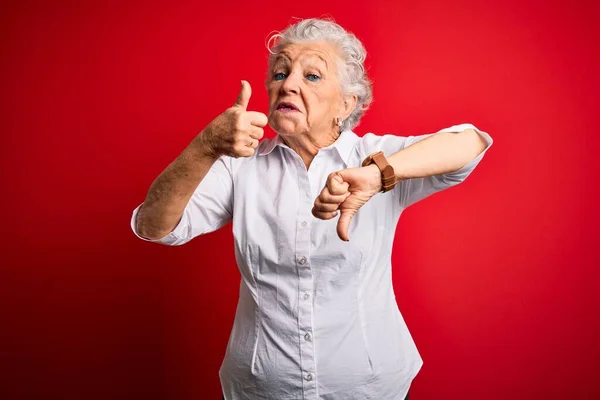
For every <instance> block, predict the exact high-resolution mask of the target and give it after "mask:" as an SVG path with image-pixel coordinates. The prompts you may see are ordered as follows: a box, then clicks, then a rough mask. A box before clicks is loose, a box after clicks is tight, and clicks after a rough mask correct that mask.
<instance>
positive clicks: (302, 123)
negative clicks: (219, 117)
mask: <svg viewBox="0 0 600 400" xmlns="http://www.w3.org/2000/svg"><path fill="white" fill-rule="evenodd" d="M338 62H340V59H339V56H338V55H337V53H336V51H335V48H334V47H333V46H332V45H331V44H329V43H324V42H312V43H307V44H290V45H287V46H285V47H284V48H283V49H282V51H281V53H279V55H278V56H277V58H276V59H275V61H274V62H273V65H272V66H271V70H270V71H269V75H268V78H267V83H266V86H267V92H268V94H269V125H270V126H271V127H272V128H273V129H274V130H275V131H276V132H278V133H280V134H283V135H297V134H305V133H309V134H312V135H319V134H328V133H335V134H336V135H337V131H338V128H337V126H336V124H335V119H336V117H340V118H341V119H345V118H346V116H347V115H349V114H350V112H351V111H352V110H349V111H348V110H347V108H348V106H347V104H346V105H345V102H344V98H343V97H342V94H341V87H340V82H339V77H338V70H337V68H338ZM346 103H347V102H346Z"/></svg>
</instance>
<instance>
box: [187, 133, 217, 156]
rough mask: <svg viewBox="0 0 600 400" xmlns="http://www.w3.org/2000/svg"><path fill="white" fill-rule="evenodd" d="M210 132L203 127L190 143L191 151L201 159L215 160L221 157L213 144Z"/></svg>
mask: <svg viewBox="0 0 600 400" xmlns="http://www.w3.org/2000/svg"><path fill="white" fill-rule="evenodd" d="M210 136H211V133H210V130H209V129H204V130H203V131H202V132H201V133H200V135H198V136H196V138H195V139H194V140H193V141H192V143H191V146H190V147H191V148H192V152H193V153H194V154H195V155H196V156H197V157H200V158H202V159H208V160H213V161H216V160H218V159H219V157H221V155H222V154H220V153H219V152H218V151H217V150H216V149H215V146H213V143H212V140H211V137H210Z"/></svg>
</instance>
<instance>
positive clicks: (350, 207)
mask: <svg viewBox="0 0 600 400" xmlns="http://www.w3.org/2000/svg"><path fill="white" fill-rule="evenodd" d="M380 191H381V172H380V171H379V168H377V166H376V165H369V166H367V167H360V168H347V169H344V170H341V171H338V172H334V173H332V174H330V175H329V176H328V177H327V182H326V183H325V187H324V188H323V190H321V193H320V194H319V197H317V199H316V200H315V205H314V207H313V209H312V213H313V215H314V216H315V217H317V218H320V219H324V220H327V219H331V218H334V217H335V216H337V215H338V214H339V215H340V219H339V220H338V224H337V234H338V236H339V237H340V239H342V240H344V241H349V240H350V238H349V236H348V228H349V227H350V221H351V220H352V218H353V217H354V215H356V212H357V211H358V209H359V208H360V207H362V206H363V205H364V204H365V203H366V202H367V201H369V200H370V199H371V197H373V196H374V195H376V194H377V193H379V192H380Z"/></svg>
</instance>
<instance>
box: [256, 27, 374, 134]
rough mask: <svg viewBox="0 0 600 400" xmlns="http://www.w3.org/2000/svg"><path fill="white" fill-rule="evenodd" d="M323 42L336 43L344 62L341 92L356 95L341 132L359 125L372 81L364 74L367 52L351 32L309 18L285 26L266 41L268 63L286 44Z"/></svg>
mask: <svg viewBox="0 0 600 400" xmlns="http://www.w3.org/2000/svg"><path fill="white" fill-rule="evenodd" d="M310 41H324V42H329V43H332V44H334V45H336V46H337V48H338V49H339V50H340V54H339V55H340V56H341V58H342V60H343V61H344V62H343V63H340V64H342V65H339V66H338V75H339V78H340V83H341V90H342V94H344V95H348V94H350V95H352V94H353V95H356V97H357V99H358V101H357V104H356V108H355V109H354V110H353V111H352V113H351V114H350V116H348V118H346V120H344V121H343V122H342V126H341V128H340V131H343V130H346V129H352V128H354V127H355V126H357V125H358V123H359V121H360V118H361V117H362V116H363V115H364V113H365V112H366V111H367V109H368V108H369V106H370V105H371V102H372V101H373V91H372V88H371V81H370V80H369V78H368V77H367V73H366V71H365V67H364V61H365V58H366V57H367V52H366V50H365V48H364V46H363V44H362V43H361V42H360V40H358V38H357V37H356V36H354V34H352V33H351V32H348V31H346V30H345V29H344V28H342V27H341V26H340V25H338V24H336V23H335V22H334V21H333V20H330V19H318V18H310V19H304V20H300V21H298V22H296V23H295V24H293V25H290V26H288V27H287V28H286V29H285V30H284V31H283V32H275V33H273V34H271V35H270V37H269V39H268V41H267V48H268V49H269V52H270V53H271V54H270V55H269V66H272V64H273V62H274V61H275V59H276V58H277V55H278V54H279V52H280V51H281V50H282V49H283V47H284V46H286V45H288V44H296V43H306V42H310Z"/></svg>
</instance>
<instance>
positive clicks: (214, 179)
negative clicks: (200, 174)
mask: <svg viewBox="0 0 600 400" xmlns="http://www.w3.org/2000/svg"><path fill="white" fill-rule="evenodd" d="M230 161H231V160H230V157H221V158H220V159H219V160H217V162H215V164H214V165H213V166H212V168H211V169H210V170H209V171H208V173H207V174H206V176H205V177H204V179H203V180H202V182H201V183H200V185H198V187H197V188H196V190H195V191H194V194H193V195H192V197H191V198H190V201H189V202H188V204H187V205H186V207H185V209H184V210H183V215H182V216H181V219H180V220H179V223H178V224H177V226H176V227H175V228H174V229H173V230H172V231H171V232H170V233H169V234H168V235H166V236H164V237H162V238H160V239H154V240H151V239H146V238H144V237H142V236H140V234H139V232H137V229H136V218H137V214H138V212H139V210H140V207H141V206H142V204H140V205H139V206H138V207H136V209H135V210H134V211H133V214H132V216H131V229H132V230H133V233H134V234H135V235H136V236H137V237H138V238H140V239H142V240H144V241H147V242H153V243H160V244H164V245H167V246H178V245H182V244H185V243H187V242H189V241H190V240H192V239H193V238H195V237H196V236H199V235H203V234H206V233H210V232H213V231H216V230H217V229H219V228H221V227H222V226H223V225H225V224H227V223H228V222H230V221H231V218H232V215H233V213H232V210H233V176H232V170H231V162H230Z"/></svg>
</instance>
